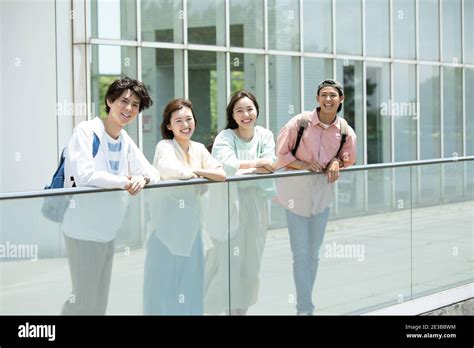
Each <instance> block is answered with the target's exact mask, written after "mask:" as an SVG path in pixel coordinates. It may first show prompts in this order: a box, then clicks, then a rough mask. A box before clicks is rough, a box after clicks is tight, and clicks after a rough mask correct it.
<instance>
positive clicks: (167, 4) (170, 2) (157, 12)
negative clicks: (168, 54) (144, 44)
mask: <svg viewBox="0 0 474 348" xmlns="http://www.w3.org/2000/svg"><path fill="white" fill-rule="evenodd" d="M182 10H183V3H182V1H181V0H142V1H141V19H142V22H141V28H142V29H141V30H142V40H143V41H151V42H176V43H182V42H183V13H182Z"/></svg>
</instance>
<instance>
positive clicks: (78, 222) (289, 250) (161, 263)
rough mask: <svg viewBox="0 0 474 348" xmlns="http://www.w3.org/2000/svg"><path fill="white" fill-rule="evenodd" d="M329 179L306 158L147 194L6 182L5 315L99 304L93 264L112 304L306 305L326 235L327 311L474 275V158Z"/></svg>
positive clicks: (168, 310)
mask: <svg viewBox="0 0 474 348" xmlns="http://www.w3.org/2000/svg"><path fill="white" fill-rule="evenodd" d="M322 180H325V177H324V176H323V174H314V173H307V172H301V171H295V172H285V173H281V172H279V173H276V174H273V175H261V176H257V175H255V176H245V177H233V178H230V179H229V180H228V181H227V182H224V183H211V182H208V181H206V180H202V179H196V180H192V181H163V182H161V183H160V184H158V185H155V186H151V187H148V188H146V189H145V190H144V191H143V192H142V193H140V194H139V195H138V196H136V197H131V196H129V195H128V194H127V193H126V192H124V191H120V190H98V189H65V190H54V191H51V192H47V191H41V192H28V193H16V194H3V195H1V196H0V214H1V215H0V217H1V225H0V226H1V232H0V314H3V315H9V314H13V315H17V314H22V315H30V314H32V315H33V314H34V315H36V314H40V315H42V314H52V315H57V314H61V313H64V314H81V310H82V311H84V313H86V312H87V311H89V312H94V311H95V310H96V309H97V308H98V307H100V305H99V304H96V303H92V301H88V299H90V298H93V297H94V296H95V297H97V295H96V294H95V295H94V294H92V295H91V294H89V292H90V291H91V289H92V288H94V286H85V287H84V288H80V287H79V286H78V285H77V280H76V279H77V277H78V276H79V275H82V277H85V278H82V279H83V281H82V282H81V283H84V282H85V283H86V284H94V282H96V283H97V282H99V283H98V285H97V286H96V287H95V288H98V289H99V290H100V292H101V296H106V295H107V293H108V294H109V297H108V303H107V311H106V313H107V314H133V315H136V314H138V315H140V314H164V315H200V314H223V315H226V314H235V315H239V314H248V315H256V314H257V315H259V314H263V315H294V314H295V313H296V303H297V301H296V300H297V293H296V290H295V281H296V282H301V279H302V278H301V275H300V273H298V272H301V268H298V270H297V271H296V272H295V271H294V268H293V264H294V261H296V262H299V261H298V260H299V257H300V256H301V250H303V249H301V245H303V244H304V243H313V244H311V245H313V246H314V248H316V249H317V246H318V245H319V246H320V251H319V266H318V267H317V270H316V271H315V270H314V262H313V263H312V266H311V265H309V266H308V267H307V268H308V270H305V271H308V272H310V273H311V272H313V273H314V275H313V277H315V279H316V280H315V285H314V288H313V289H312V292H311V294H312V295H311V296H312V301H313V303H314V306H315V309H314V314H362V313H366V312H369V311H372V310H375V309H379V308H384V307H387V306H390V305H394V304H397V303H401V302H405V301H408V300H412V299H416V298H418V297H422V296H425V295H427V294H432V293H436V292H440V291H443V290H446V289H450V288H454V287H457V286H460V285H463V284H469V283H472V282H473V281H474V274H473V267H472V265H473V261H474V250H473V248H474V247H473V246H474V243H473V242H474V241H473V237H474V158H472V157H469V158H467V157H466V158H458V159H454V160H451V161H450V160H437V161H430V162H428V161H426V162H412V163H398V164H384V165H372V166H364V167H352V168H349V169H346V170H344V171H343V172H342V173H341V177H340V179H339V180H338V182H337V184H336V185H334V188H333V190H332V191H328V192H326V191H325V189H324V185H322V184H321V181H322ZM64 197H67V202H68V208H67V209H66V212H65V214H64V218H63V222H62V223H56V222H52V221H49V220H48V219H46V218H45V217H44V216H43V214H42V208H43V207H44V204H45V201H46V200H51V199H52V198H64ZM326 206H329V211H326V210H325V207H326ZM321 212H325V214H327V216H328V222H327V227H326V229H325V232H324V234H323V235H322V234H320V235H317V236H316V237H317V240H308V241H304V240H302V239H301V238H300V235H299V234H298V232H299V230H300V229H303V228H304V227H303V225H304V224H303V225H301V224H302V221H303V220H302V219H299V218H298V216H312V215H314V214H316V213H318V214H319V213H321ZM294 215H297V217H295V216H294ZM321 215H324V213H323V214H319V215H318V216H321ZM288 219H289V220H288ZM308 219H309V220H311V219H310V218H309V217H308ZM287 221H290V223H291V226H292V227H291V230H290V231H289V230H288V227H287ZM318 221H319V220H318ZM318 221H316V222H313V225H312V226H315V225H314V224H316V225H317V224H319V223H320V222H318ZM290 234H291V236H292V238H291V239H290ZM87 241H99V242H100V244H99V243H90V242H87ZM110 241H113V242H110ZM298 243H299V244H298ZM301 243H303V244H301ZM318 243H319V244H318ZM314 248H313V249H314ZM111 253H113V264H112V263H111V262H106V261H104V258H105V257H106V255H111ZM312 257H313V261H314V260H315V259H317V255H316V254H315V253H313V255H312ZM98 268H100V269H98ZM110 268H111V277H110V281H108V278H107V277H103V274H104V273H102V272H105V274H106V273H107V270H108V269H110ZM303 268H304V267H303ZM89 271H90V272H89ZM93 274H96V275H97V274H99V275H100V276H99V278H101V280H98V279H97V276H96V278H94V276H93ZM87 277H90V278H91V279H88V278H87ZM92 278H93V279H92ZM102 278H104V279H105V280H104V279H102ZM84 279H85V281H84ZM73 282H75V283H76V284H75V290H74V291H73V290H72V288H73V285H72V283H73ZM299 284H300V283H299ZM107 289H108V291H107ZM74 292H76V293H74ZM104 294H105V295H104ZM299 295H300V298H301V297H302V295H301V293H300V294H299ZM95 297H94V298H95ZM99 297H100V296H99ZM104 301H105V302H106V300H104V299H103V298H102V300H101V303H102V306H103V305H104ZM81 306H82V307H81ZM84 308H86V309H84ZM97 311H98V312H100V310H98V309H97Z"/></svg>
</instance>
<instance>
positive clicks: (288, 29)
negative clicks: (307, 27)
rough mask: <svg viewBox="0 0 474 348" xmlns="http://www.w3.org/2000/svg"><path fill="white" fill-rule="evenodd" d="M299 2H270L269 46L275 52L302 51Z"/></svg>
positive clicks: (287, 0)
mask: <svg viewBox="0 0 474 348" xmlns="http://www.w3.org/2000/svg"><path fill="white" fill-rule="evenodd" d="M299 13H300V12H299V2H298V1H293V0H268V46H269V48H270V49H273V50H284V51H297V50H299V49H300V37H299V35H300V19H299Z"/></svg>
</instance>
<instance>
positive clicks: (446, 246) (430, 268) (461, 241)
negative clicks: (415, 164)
mask: <svg viewBox="0 0 474 348" xmlns="http://www.w3.org/2000/svg"><path fill="white" fill-rule="evenodd" d="M469 163H472V161H471V162H469ZM463 167H464V163H462V162H458V163H456V162H453V163H446V164H430V165H424V166H420V169H422V170H423V172H424V174H423V176H422V177H421V179H420V182H421V183H422V187H424V189H423V191H422V192H421V197H423V195H424V194H427V195H428V197H427V199H426V200H425V202H424V203H425V204H424V207H423V205H421V206H414V209H413V211H412V245H413V246H412V249H413V250H412V260H413V261H412V262H413V276H412V277H413V278H412V279H413V294H414V297H422V296H426V295H427V294H432V293H436V292H440V291H442V290H444V289H447V288H452V287H455V286H460V285H462V284H468V283H470V282H472V257H473V249H472V237H473V234H472V226H473V223H474V221H473V215H472V201H468V200H467V199H469V198H467V197H465V195H466V192H468V191H469V190H466V189H465V188H464V189H463V185H462V184H461V185H460V184H459V183H462V182H463V172H464V170H463ZM443 171H444V178H445V179H444V180H443ZM471 177H472V176H471ZM446 178H449V179H448V180H447V179H446ZM441 182H444V193H443V202H440V200H439V191H440V188H441V187H442V186H441ZM430 199H431V200H430ZM443 203H444V204H443ZM438 204H443V205H438ZM433 217H436V218H433ZM448 229H449V237H448V238H447V235H446V233H447V230H448Z"/></svg>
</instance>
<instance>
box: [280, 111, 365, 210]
mask: <svg viewBox="0 0 474 348" xmlns="http://www.w3.org/2000/svg"><path fill="white" fill-rule="evenodd" d="M302 115H303V114H299V115H297V116H295V117H293V118H292V119H291V120H290V121H288V123H287V124H286V125H285V126H284V127H283V128H282V129H281V131H280V134H279V135H278V139H277V157H278V162H277V168H285V167H286V166H287V165H288V164H290V163H291V162H293V161H294V160H297V159H298V160H300V161H304V162H308V163H310V162H312V161H316V162H317V163H319V164H320V165H321V166H322V167H323V168H326V167H327V165H328V164H329V162H330V161H331V159H333V158H334V157H336V155H337V150H338V149H339V146H340V144H341V121H340V119H339V117H337V118H336V119H335V120H334V122H333V123H332V124H331V125H329V127H327V128H325V127H324V126H323V123H322V122H321V121H320V120H319V117H318V113H317V111H316V109H315V110H313V111H312V114H311V117H310V123H309V125H308V128H307V129H306V130H305V131H304V133H303V136H302V138H301V141H300V145H299V147H298V150H297V151H296V155H295V156H293V155H292V153H291V150H292V149H293V148H294V146H295V143H296V138H297V135H298V128H299V127H298V120H299V119H300V118H301V117H302ZM339 159H340V160H342V161H343V163H344V167H349V166H350V165H353V164H354V163H355V161H356V135H355V132H354V130H353V129H352V128H351V127H350V126H349V127H348V134H347V136H346V141H345V143H344V145H343V146H342V149H341V152H340V153H339ZM285 170H291V169H289V168H285ZM277 188H278V194H277V201H278V202H279V203H280V204H281V205H282V206H284V207H285V208H286V209H289V210H290V211H292V212H293V213H295V214H297V215H301V216H306V217H309V216H312V215H315V214H318V213H320V212H322V211H323V210H324V209H326V208H327V207H328V206H329V205H330V204H331V203H332V201H333V190H332V188H333V185H332V184H329V183H328V182H327V178H326V176H325V175H322V174H318V175H309V176H302V177H289V178H282V179H279V180H278V183H277Z"/></svg>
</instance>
